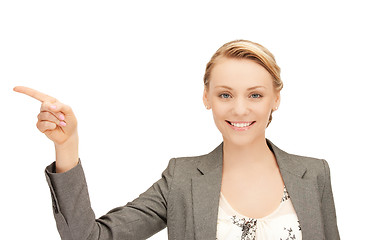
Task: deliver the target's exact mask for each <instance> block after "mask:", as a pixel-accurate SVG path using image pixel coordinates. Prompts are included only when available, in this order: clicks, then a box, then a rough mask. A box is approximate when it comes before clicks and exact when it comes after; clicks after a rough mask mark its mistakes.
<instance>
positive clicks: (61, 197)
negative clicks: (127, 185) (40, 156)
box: [45, 159, 176, 240]
mask: <svg viewBox="0 0 372 240" xmlns="http://www.w3.org/2000/svg"><path fill="white" fill-rule="evenodd" d="M175 162H176V161H175V159H171V160H170V161H169V164H168V167H167V168H166V169H165V170H164V171H163V173H162V176H161V179H159V180H158V181H157V182H156V183H154V184H153V185H152V186H151V187H150V188H149V189H148V190H147V191H145V192H144V193H142V194H141V195H140V196H139V197H138V198H136V199H135V200H133V201H132V202H129V203H127V204H126V205H125V206H121V207H117V208H114V209H112V210H111V211H109V212H108V213H107V214H106V215H104V216H102V217H100V218H98V219H95V214H94V212H93V210H92V208H91V204H90V200H89V194H88V188H87V183H86V180H85V176H84V171H83V168H82V165H81V162H80V161H79V163H78V165H77V166H75V167H74V168H73V169H71V170H69V171H67V172H65V173H55V171H54V169H55V163H52V164H51V165H49V166H48V167H47V168H46V169H45V175H46V179H47V182H48V185H49V188H50V192H51V195H52V204H53V210H54V218H55V220H56V224H57V228H58V232H59V234H60V236H61V239H62V240H88V239H89V240H91V239H92V240H93V239H94V240H99V239H105V240H106V239H147V238H149V237H150V236H152V235H153V234H155V233H157V232H158V231H160V230H162V229H163V228H165V227H166V223H167V200H168V195H169V191H170V187H171V184H172V179H173V173H174V168H175Z"/></svg>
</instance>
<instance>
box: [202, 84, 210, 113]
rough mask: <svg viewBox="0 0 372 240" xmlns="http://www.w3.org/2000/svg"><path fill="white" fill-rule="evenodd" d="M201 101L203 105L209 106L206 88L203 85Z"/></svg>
mask: <svg viewBox="0 0 372 240" xmlns="http://www.w3.org/2000/svg"><path fill="white" fill-rule="evenodd" d="M203 103H204V106H206V107H210V105H209V101H208V90H207V88H206V87H204V91H203ZM207 109H208V108H207Z"/></svg>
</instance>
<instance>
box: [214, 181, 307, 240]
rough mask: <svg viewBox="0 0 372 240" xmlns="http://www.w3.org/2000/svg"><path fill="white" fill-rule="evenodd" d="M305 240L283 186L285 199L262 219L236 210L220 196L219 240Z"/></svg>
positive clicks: (217, 238)
mask: <svg viewBox="0 0 372 240" xmlns="http://www.w3.org/2000/svg"><path fill="white" fill-rule="evenodd" d="M225 239H226V240H235V239H236V240H291V239H296V240H298V239H300V240H301V239H302V234H301V226H300V223H299V221H298V218H297V215H296V212H295V210H294V208H293V205H292V201H291V199H290V197H289V195H288V192H287V190H286V188H285V187H284V193H283V198H282V200H281V202H280V205H279V206H278V208H277V209H276V210H274V212H272V213H271V214H269V215H267V216H266V217H263V218H258V219H254V218H249V217H246V216H244V215H242V214H240V213H238V212H236V211H235V210H234V209H233V208H232V207H231V206H230V204H229V203H228V202H227V200H226V199H225V197H224V196H223V195H222V193H221V195H220V204H219V209H218V221H217V236H216V240H225Z"/></svg>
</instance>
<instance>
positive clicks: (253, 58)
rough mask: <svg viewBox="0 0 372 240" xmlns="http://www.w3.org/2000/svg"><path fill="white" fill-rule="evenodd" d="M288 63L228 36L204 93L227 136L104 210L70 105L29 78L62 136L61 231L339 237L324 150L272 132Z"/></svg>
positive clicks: (48, 124)
mask: <svg viewBox="0 0 372 240" xmlns="http://www.w3.org/2000/svg"><path fill="white" fill-rule="evenodd" d="M282 87H283V83H282V81H281V79H280V68H279V67H278V66H277V64H276V62H275V59H274V56H273V55H272V54H271V53H270V52H269V51H268V50H267V49H266V48H264V47H263V46H261V45H259V44H257V43H253V42H250V41H246V40H237V41H232V42H229V43H226V44H225V45H223V46H222V47H221V48H220V49H218V50H217V52H216V53H215V54H214V55H213V56H212V58H211V60H210V61H209V62H208V64H207V67H206V71H205V75H204V92H203V101H204V104H205V107H206V109H208V110H209V109H210V110H211V111H212V113H213V118H214V121H215V124H216V126H217V128H218V129H219V131H220V132H221V134H222V136H223V142H222V143H221V144H220V145H219V146H217V147H216V148H215V149H214V150H213V151H211V152H210V153H208V154H205V155H201V156H194V157H181V158H173V159H171V160H170V161H169V165H168V167H167V168H166V169H165V170H164V172H163V173H162V175H161V178H160V179H159V180H158V181H157V182H156V183H154V184H153V185H152V186H151V187H150V188H149V189H148V190H147V191H145V192H144V193H142V194H141V195H140V196H139V197H138V198H137V199H135V200H133V201H132V202H129V203H127V204H126V205H125V206H121V207H118V208H115V209H112V210H111V211H110V212H108V213H107V214H106V215H104V216H102V217H100V218H98V219H96V217H95V215H94V212H93V210H92V209H91V206H90V202H89V195H88V190H87V184H86V181H85V177H84V172H83V168H82V161H80V159H79V156H78V132H77V121H76V118H75V115H74V113H73V112H72V110H71V108H70V107H68V106H66V105H64V104H63V103H61V102H59V101H58V100H56V99H55V98H53V97H50V96H48V95H45V94H43V93H40V92H38V91H36V90H33V89H30V88H26V87H16V88H15V89H14V90H15V91H17V92H21V93H24V94H27V95H29V96H31V97H34V98H36V99H38V100H40V101H41V102H42V106H41V111H40V114H39V115H38V122H37V127H38V129H39V130H40V131H41V132H43V133H44V134H45V135H46V136H47V137H48V138H49V139H51V140H52V141H53V142H54V144H55V150H56V161H55V162H54V163H52V164H51V165H49V166H48V167H47V168H46V171H45V172H46V178H47V181H48V184H49V187H50V190H51V193H52V202H53V209H54V216H55V219H56V222H57V227H58V231H59V233H60V235H61V238H62V239H64V240H65V239H66V240H67V239H68V240H72V239H73V240H83V239H146V238H148V237H150V236H152V235H153V234H155V233H156V232H158V231H160V230H161V229H163V228H164V227H167V228H168V238H169V239H177V240H180V239H187V240H189V239H199V240H206V239H210V240H212V239H213V240H215V239H218V240H222V239H229V240H233V239H243V240H251V239H258V240H260V239H277V240H279V239H312V240H315V239H327V240H330V239H332V240H333V239H339V233H338V229H337V223H336V213H335V207H334V201H333V195H332V188H331V182H330V170H329V167H328V164H327V162H326V161H325V160H320V159H314V158H310V157H303V156H297V155H292V154H289V153H286V152H284V151H282V150H281V149H279V148H278V147H277V146H275V145H274V144H273V143H272V142H270V141H269V140H268V139H266V138H265V129H266V128H267V126H268V125H269V124H270V122H271V120H272V113H273V112H274V111H276V110H277V109H278V107H279V103H280V90H281V89H282Z"/></svg>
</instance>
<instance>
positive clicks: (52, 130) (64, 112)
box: [13, 86, 77, 146]
mask: <svg viewBox="0 0 372 240" xmlns="http://www.w3.org/2000/svg"><path fill="white" fill-rule="evenodd" d="M13 90H14V91H16V92H19V93H23V94H26V95H28V96H30V97H33V98H35V99H37V100H39V101H40V102H41V103H42V104H41V108H40V113H39V115H38V121H37V124H36V126H37V128H38V129H39V130H40V132H42V133H44V134H45V135H46V136H47V137H48V138H49V139H50V140H52V141H53V142H54V144H55V145H56V146H60V145H63V144H65V143H66V142H67V141H69V140H70V139H72V138H77V120H76V118H75V115H74V113H73V112H72V109H71V108H70V107H69V106H67V105H65V104H63V103H61V102H59V101H58V100H57V99H55V98H53V97H51V96H48V95H46V94H44V93H41V92H39V91H36V90H34V89H31V88H28V87H21V86H17V87H15V88H14V89H13Z"/></svg>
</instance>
